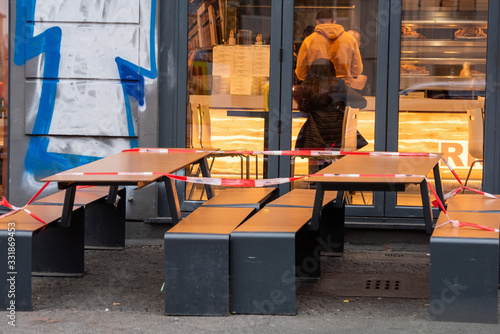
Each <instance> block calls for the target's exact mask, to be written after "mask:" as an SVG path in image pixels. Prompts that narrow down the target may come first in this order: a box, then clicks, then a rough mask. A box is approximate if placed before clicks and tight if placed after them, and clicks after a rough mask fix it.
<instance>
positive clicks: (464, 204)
mask: <svg viewBox="0 0 500 334" xmlns="http://www.w3.org/2000/svg"><path fill="white" fill-rule="evenodd" d="M447 202H448V203H447V211H476V212H498V213H500V199H499V198H491V197H488V196H484V195H479V194H458V195H455V196H453V197H452V198H450V199H448V201H447Z"/></svg>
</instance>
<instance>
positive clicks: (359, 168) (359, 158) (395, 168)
mask: <svg viewBox="0 0 500 334" xmlns="http://www.w3.org/2000/svg"><path fill="white" fill-rule="evenodd" d="M440 159H441V158H440V157H434V156H431V157H428V156H391V155H378V156H375V155H346V156H344V157H342V158H340V159H339V160H337V161H335V162H334V163H332V164H331V165H330V166H328V167H326V168H324V169H322V170H320V171H319V172H318V173H317V174H363V175H373V176H360V177H349V176H314V175H312V176H311V177H309V178H307V179H305V181H309V182H336V183H354V182H356V183H368V182H370V183H392V184H397V183H404V184H408V183H415V184H416V183H420V182H422V180H423V177H422V176H426V175H427V174H428V173H429V172H430V171H432V169H433V168H434V166H435V165H436V164H437V163H439V160H440ZM393 174H405V175H413V176H407V177H382V176H381V175H393Z"/></svg>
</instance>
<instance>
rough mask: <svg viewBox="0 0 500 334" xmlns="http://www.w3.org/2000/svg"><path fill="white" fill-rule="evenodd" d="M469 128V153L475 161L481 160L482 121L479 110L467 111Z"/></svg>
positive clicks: (480, 110) (481, 113)
mask: <svg viewBox="0 0 500 334" xmlns="http://www.w3.org/2000/svg"><path fill="white" fill-rule="evenodd" d="M467 122H468V128H469V153H470V155H472V156H473V157H474V158H476V159H483V141H484V139H483V138H484V120H483V110H482V109H481V108H475V109H467Z"/></svg>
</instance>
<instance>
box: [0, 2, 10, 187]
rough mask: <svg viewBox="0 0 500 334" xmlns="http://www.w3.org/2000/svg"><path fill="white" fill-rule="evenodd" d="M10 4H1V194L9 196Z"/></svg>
mask: <svg viewBox="0 0 500 334" xmlns="http://www.w3.org/2000/svg"><path fill="white" fill-rule="evenodd" d="M8 23H9V4H8V2H7V1H2V3H1V5H0V59H1V63H0V175H1V178H0V180H1V181H0V182H1V183H0V196H7V180H8V179H7V166H8V165H7V152H8V149H7V148H8V142H7V138H8V100H9V99H8V97H9V42H8V41H9V38H8V36H9V25H8Z"/></svg>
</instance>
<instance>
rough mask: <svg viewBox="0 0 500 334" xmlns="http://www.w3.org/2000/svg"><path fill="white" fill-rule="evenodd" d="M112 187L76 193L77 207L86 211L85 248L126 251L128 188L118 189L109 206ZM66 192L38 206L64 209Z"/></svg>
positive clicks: (44, 200) (37, 203) (52, 196)
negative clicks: (55, 206) (54, 206)
mask: <svg viewBox="0 0 500 334" xmlns="http://www.w3.org/2000/svg"><path fill="white" fill-rule="evenodd" d="M109 189H110V188H109V187H101V186H99V187H97V186H96V187H84V188H78V189H77V190H76V192H75V205H81V206H83V207H84V208H85V248H87V249H124V248H125V209H126V208H125V196H126V191H125V188H120V189H118V192H117V196H118V197H117V201H116V203H109V202H108V201H107V197H108V195H109ZM64 196H65V190H62V191H58V192H56V193H54V194H51V195H48V196H46V197H43V198H40V199H38V200H36V201H34V202H33V204H35V205H47V204H50V205H63V204H64Z"/></svg>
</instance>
